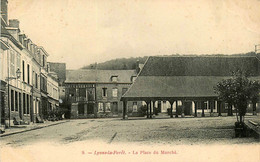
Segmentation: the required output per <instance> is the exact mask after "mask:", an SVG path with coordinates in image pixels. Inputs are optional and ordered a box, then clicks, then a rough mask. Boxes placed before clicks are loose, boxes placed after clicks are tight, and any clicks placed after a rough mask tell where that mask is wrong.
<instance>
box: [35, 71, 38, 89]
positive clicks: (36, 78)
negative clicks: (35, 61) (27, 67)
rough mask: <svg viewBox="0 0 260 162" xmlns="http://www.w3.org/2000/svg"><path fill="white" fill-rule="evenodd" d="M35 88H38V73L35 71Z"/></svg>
mask: <svg viewBox="0 0 260 162" xmlns="http://www.w3.org/2000/svg"><path fill="white" fill-rule="evenodd" d="M35 88H38V75H37V73H35Z"/></svg>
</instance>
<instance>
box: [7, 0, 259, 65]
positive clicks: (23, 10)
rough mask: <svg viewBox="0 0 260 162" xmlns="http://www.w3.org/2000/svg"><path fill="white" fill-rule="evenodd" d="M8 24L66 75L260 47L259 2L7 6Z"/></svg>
mask: <svg viewBox="0 0 260 162" xmlns="http://www.w3.org/2000/svg"><path fill="white" fill-rule="evenodd" d="M8 7H9V8H8V12H9V13H8V14H9V15H8V17H9V19H18V20H19V21H20V29H21V31H23V32H24V33H25V34H26V35H27V36H28V37H29V38H31V40H32V41H33V42H34V43H35V44H37V45H39V46H43V47H44V48H45V50H46V51H47V52H48V53H49V55H50V56H49V57H48V61H52V62H65V63H67V68H68V69H77V68H80V67H82V66H84V65H88V64H91V63H95V62H97V63H100V62H104V61H107V60H110V59H115V58H129V57H139V56H152V55H171V54H183V55H185V54H233V53H246V52H250V51H254V45H255V44H260V30H259V29H260V10H259V8H260V0H247V1H244V0H236V1H234V0H197V1H193V0H161V1H155V0H109V1H108V0H22V1H21V0H8Z"/></svg>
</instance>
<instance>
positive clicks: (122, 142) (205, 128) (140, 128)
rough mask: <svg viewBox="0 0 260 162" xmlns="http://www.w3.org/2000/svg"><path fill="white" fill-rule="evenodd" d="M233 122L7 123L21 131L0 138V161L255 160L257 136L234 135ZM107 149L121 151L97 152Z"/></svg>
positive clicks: (206, 119)
mask: <svg viewBox="0 0 260 162" xmlns="http://www.w3.org/2000/svg"><path fill="white" fill-rule="evenodd" d="M249 120H252V121H253V120H254V121H257V120H258V116H246V117H245V121H249ZM235 122H236V117H235V116H228V117H224V116H222V117H203V118H201V117H198V118H194V117H188V116H187V117H185V118H181V117H179V118H169V117H168V118H166V116H165V118H155V119H146V118H144V117H143V118H131V117H130V118H129V119H128V120H122V119H120V118H102V119H77V120H62V121H57V122H50V123H44V124H38V125H37V126H35V128H33V126H28V127H27V128H26V129H25V128H20V129H19V128H13V129H17V130H21V131H24V132H21V131H20V133H16V134H12V135H11V134H10V135H9V136H4V137H1V138H0V140H1V142H0V155H1V156H0V161H62V162H64V161H98V160H99V161H100V160H101V161H105V160H104V159H106V158H109V159H108V160H107V161H115V159H117V161H124V160H125V159H128V160H130V159H129V158H134V159H133V160H131V161H144V160H143V158H149V160H146V161H212V159H213V157H215V158H217V160H216V161H225V160H226V161H227V160H228V161H234V162H235V161H259V156H257V155H258V154H259V148H260V145H259V144H260V141H259V139H256V138H254V137H246V138H235V137H234V136H235V133H234V123H235ZM29 127H30V128H33V129H30V128H29ZM40 128H42V129H40ZM13 129H12V130H11V129H10V130H7V132H6V133H8V131H9V132H10V133H11V131H13ZM30 130H32V131H30ZM13 132H16V131H13ZM107 151H111V152H117V153H122V154H117V155H115V156H113V155H101V154H99V153H102V152H107ZM154 151H155V152H159V154H157V153H155V154H154ZM161 151H168V152H171V153H172V154H164V155H163V154H161ZM149 152H151V154H148V153H149ZM175 153H176V154H175ZM158 155H161V156H158ZM245 155H247V156H245ZM227 157H231V158H227ZM249 157H250V158H251V159H249ZM252 158H254V159H253V160H252ZM3 159H5V160H3Z"/></svg>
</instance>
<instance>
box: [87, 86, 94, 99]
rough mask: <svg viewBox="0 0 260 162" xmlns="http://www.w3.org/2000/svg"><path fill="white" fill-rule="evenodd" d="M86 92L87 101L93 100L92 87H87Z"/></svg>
mask: <svg viewBox="0 0 260 162" xmlns="http://www.w3.org/2000/svg"><path fill="white" fill-rule="evenodd" d="M87 93H88V94H87V98H88V101H94V100H95V92H94V88H88V89H87Z"/></svg>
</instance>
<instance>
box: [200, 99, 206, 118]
mask: <svg viewBox="0 0 260 162" xmlns="http://www.w3.org/2000/svg"><path fill="white" fill-rule="evenodd" d="M201 106H202V114H201V117H205V113H204V107H205V103H204V101H201Z"/></svg>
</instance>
